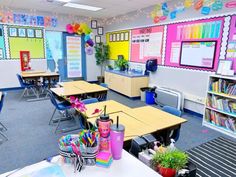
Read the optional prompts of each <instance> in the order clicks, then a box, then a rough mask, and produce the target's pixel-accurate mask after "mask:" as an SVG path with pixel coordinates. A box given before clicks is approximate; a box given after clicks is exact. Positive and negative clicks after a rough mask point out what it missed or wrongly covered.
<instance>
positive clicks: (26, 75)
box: [21, 72, 59, 78]
mask: <svg viewBox="0 0 236 177" xmlns="http://www.w3.org/2000/svg"><path fill="white" fill-rule="evenodd" d="M21 76H22V77H23V78H27V77H49V76H50V77H51V76H59V74H58V73H55V72H37V73H32V72H29V73H28V72H22V73H21Z"/></svg>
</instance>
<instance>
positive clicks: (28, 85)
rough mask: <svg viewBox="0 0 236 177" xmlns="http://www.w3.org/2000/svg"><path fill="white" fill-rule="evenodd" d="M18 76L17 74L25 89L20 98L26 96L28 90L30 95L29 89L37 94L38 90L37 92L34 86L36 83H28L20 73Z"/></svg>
mask: <svg viewBox="0 0 236 177" xmlns="http://www.w3.org/2000/svg"><path fill="white" fill-rule="evenodd" d="M16 76H17V79H18V81H19V83H20V86H21V87H22V88H23V89H24V91H23V93H22V95H21V97H20V99H21V98H22V97H23V96H25V93H26V92H27V95H29V93H28V91H29V90H32V92H33V93H34V94H35V95H36V92H35V90H34V88H35V85H34V84H29V83H26V82H25V81H24V80H23V78H22V77H21V75H20V74H16Z"/></svg>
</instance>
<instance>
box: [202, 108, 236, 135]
mask: <svg viewBox="0 0 236 177" xmlns="http://www.w3.org/2000/svg"><path fill="white" fill-rule="evenodd" d="M205 121H207V122H210V123H212V124H214V125H217V126H220V127H223V128H226V129H228V130H231V131H233V132H236V119H235V118H232V117H230V116H225V115H223V114H221V113H218V112H215V111H213V110H208V109H206V112H205Z"/></svg>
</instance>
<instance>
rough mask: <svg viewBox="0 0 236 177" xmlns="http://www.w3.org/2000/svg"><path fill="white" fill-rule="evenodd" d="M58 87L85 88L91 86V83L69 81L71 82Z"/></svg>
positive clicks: (62, 83)
mask: <svg viewBox="0 0 236 177" xmlns="http://www.w3.org/2000/svg"><path fill="white" fill-rule="evenodd" d="M58 85H60V86H61V87H70V86H78V87H79V86H84V85H90V83H89V82H86V81H83V80H81V81H69V82H59V83H58Z"/></svg>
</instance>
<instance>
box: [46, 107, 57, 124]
mask: <svg viewBox="0 0 236 177" xmlns="http://www.w3.org/2000/svg"><path fill="white" fill-rule="evenodd" d="M56 110H57V109H56V108H55V109H54V111H53V114H52V117H51V119H50V121H49V123H48V125H51V122H52V119H53V117H54V115H55V113H56Z"/></svg>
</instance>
